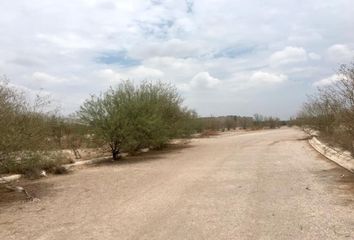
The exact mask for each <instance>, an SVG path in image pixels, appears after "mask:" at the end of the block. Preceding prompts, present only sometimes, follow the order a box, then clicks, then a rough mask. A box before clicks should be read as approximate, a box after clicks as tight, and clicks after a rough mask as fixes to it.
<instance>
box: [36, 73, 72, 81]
mask: <svg viewBox="0 0 354 240" xmlns="http://www.w3.org/2000/svg"><path fill="white" fill-rule="evenodd" d="M32 79H33V80H34V81H35V82H37V83H41V84H59V83H64V82H66V81H67V80H66V79H64V78H60V77H55V76H52V75H50V74H47V73H44V72H34V73H33V74H32Z"/></svg>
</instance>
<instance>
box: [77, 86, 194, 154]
mask: <svg viewBox="0 0 354 240" xmlns="http://www.w3.org/2000/svg"><path fill="white" fill-rule="evenodd" d="M181 103H182V99H181V98H180V96H179V95H178V93H177V91H176V89H175V88H174V87H172V86H171V85H169V84H164V83H161V82H157V83H155V84H154V83H149V82H144V83H142V84H140V85H138V86H135V85H134V84H133V83H132V82H130V81H125V82H123V83H121V84H119V85H118V87H117V88H115V89H113V88H111V89H110V90H108V91H107V92H105V93H104V94H101V95H100V96H98V97H97V96H91V99H88V100H86V102H84V104H83V105H82V106H81V109H80V111H79V113H78V115H79V117H80V118H81V120H82V121H83V122H84V123H85V124H87V125H88V126H90V127H91V128H92V130H93V132H94V135H95V136H96V137H98V138H100V139H102V140H103V141H104V142H106V143H108V144H109V146H110V148H111V152H112V157H113V159H114V160H117V159H118V158H119V153H120V152H121V151H122V150H127V151H130V152H133V151H136V150H138V149H140V148H144V147H153V148H160V147H162V146H163V145H164V144H165V143H166V142H167V141H168V140H169V139H171V138H173V137H176V136H181V135H183V134H185V133H186V129H187V128H184V127H185V126H187V124H185V121H188V120H189V119H192V118H193V117H194V115H193V114H191V113H189V111H188V110H187V109H184V108H182V106H181Z"/></svg>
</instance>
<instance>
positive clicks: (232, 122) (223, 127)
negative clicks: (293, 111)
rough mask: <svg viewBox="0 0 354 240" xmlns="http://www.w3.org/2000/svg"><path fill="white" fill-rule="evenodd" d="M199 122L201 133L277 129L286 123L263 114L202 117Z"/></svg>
mask: <svg viewBox="0 0 354 240" xmlns="http://www.w3.org/2000/svg"><path fill="white" fill-rule="evenodd" d="M198 120H199V124H200V125H199V131H203V130H213V131H229V130H235V129H244V130H245V129H251V130H258V129H267V128H268V129H275V128H279V127H281V126H282V125H286V122H284V121H281V120H280V119H279V118H277V117H266V116H263V115H261V114H255V115H254V116H253V117H245V116H236V115H230V116H220V117H213V116H211V117H201V118H199V119H198Z"/></svg>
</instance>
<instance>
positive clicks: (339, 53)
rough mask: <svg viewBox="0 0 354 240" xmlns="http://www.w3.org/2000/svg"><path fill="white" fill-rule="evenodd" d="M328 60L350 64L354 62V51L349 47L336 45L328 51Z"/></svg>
mask: <svg viewBox="0 0 354 240" xmlns="http://www.w3.org/2000/svg"><path fill="white" fill-rule="evenodd" d="M327 56H328V59H329V60H330V61H332V62H335V63H341V64H342V63H343V64H345V63H348V62H350V61H352V60H354V49H351V48H350V47H349V46H347V45H343V44H335V45H333V46H331V47H329V48H328V50H327Z"/></svg>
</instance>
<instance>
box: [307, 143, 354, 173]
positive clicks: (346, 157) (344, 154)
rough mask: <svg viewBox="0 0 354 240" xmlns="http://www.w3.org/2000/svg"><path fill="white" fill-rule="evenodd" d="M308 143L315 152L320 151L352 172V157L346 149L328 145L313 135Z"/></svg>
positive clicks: (353, 163)
mask: <svg viewBox="0 0 354 240" xmlns="http://www.w3.org/2000/svg"><path fill="white" fill-rule="evenodd" d="M309 143H310V145H311V146H312V147H313V148H314V149H315V150H316V151H317V152H319V153H321V154H322V155H323V156H325V157H326V158H328V159H329V160H331V161H333V162H335V163H336V164H338V165H339V166H341V167H343V168H345V169H347V170H349V171H350V172H352V173H354V158H353V157H352V156H351V154H350V153H349V152H348V151H341V150H340V149H337V148H332V147H329V146H327V145H326V144H324V143H322V142H321V141H320V140H318V139H317V137H315V136H313V137H312V138H311V139H309Z"/></svg>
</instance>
